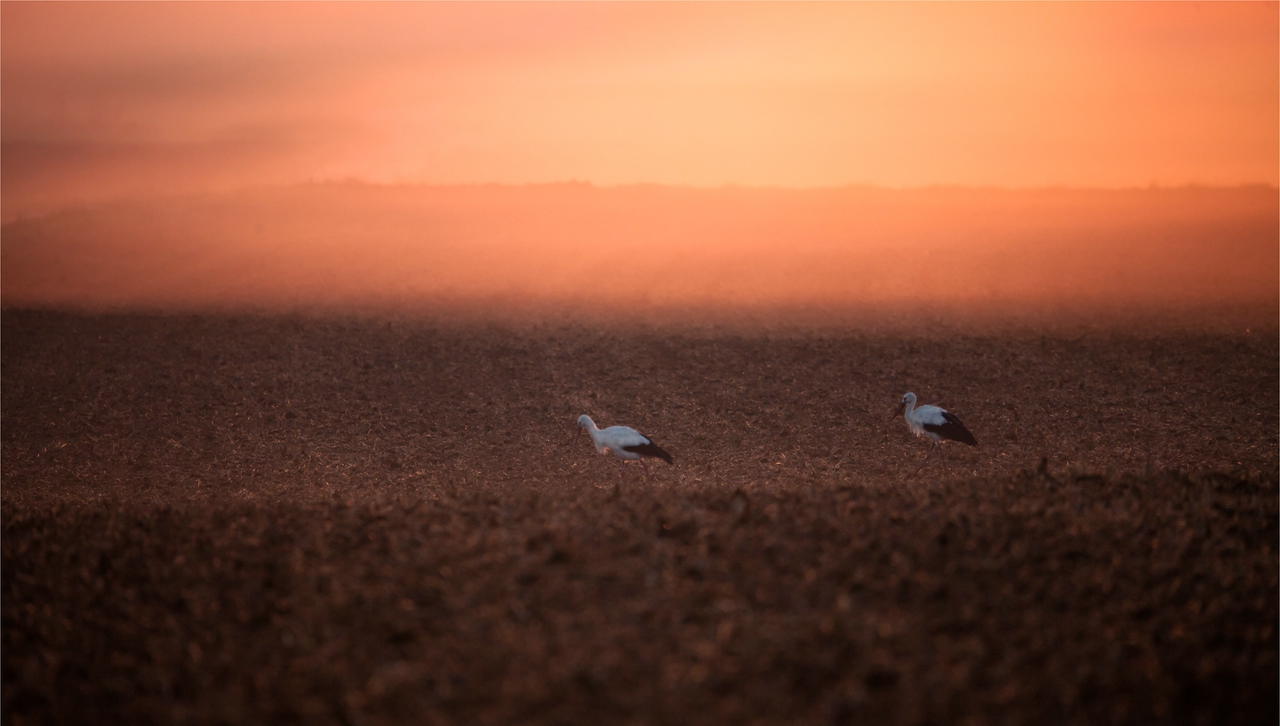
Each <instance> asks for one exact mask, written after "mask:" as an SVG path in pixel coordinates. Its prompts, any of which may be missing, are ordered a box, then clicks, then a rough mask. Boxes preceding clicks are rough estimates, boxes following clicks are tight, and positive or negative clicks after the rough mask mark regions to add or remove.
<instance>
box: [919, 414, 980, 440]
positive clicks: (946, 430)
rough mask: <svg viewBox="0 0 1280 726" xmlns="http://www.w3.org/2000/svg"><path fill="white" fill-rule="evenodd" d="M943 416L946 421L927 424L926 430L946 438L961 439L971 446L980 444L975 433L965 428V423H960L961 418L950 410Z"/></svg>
mask: <svg viewBox="0 0 1280 726" xmlns="http://www.w3.org/2000/svg"><path fill="white" fill-rule="evenodd" d="M942 417H943V418H944V419H946V421H947V422H946V423H944V424H942V425H941V426H934V425H933V424H925V425H924V430H925V431H929V432H931V433H935V434H938V435H939V436H941V437H942V438H944V439H950V440H952V441H959V442H960V443H962V444H968V445H970V446H977V445H978V440H977V439H975V438H973V434H971V433H969V429H967V428H965V427H964V424H962V423H960V419H958V418H956V417H955V416H954V415H952V413H951V412H950V411H943V412H942Z"/></svg>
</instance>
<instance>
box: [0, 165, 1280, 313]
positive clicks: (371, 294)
mask: <svg viewBox="0 0 1280 726" xmlns="http://www.w3.org/2000/svg"><path fill="white" fill-rule="evenodd" d="M1277 216H1278V210H1277V195H1276V191H1275V190H1274V189H1272V188H1269V187H1252V188H1240V189H1231V190H1213V189H1178V190H1135V191H1064V190H1058V191H995V190H963V189H932V190H916V191H893V190H883V189H871V188H852V187H851V188H844V189H831V190H808V191H786V190H752V189H718V190H693V189H680V188H672V187H655V186H647V187H646V186H635V187H618V188H597V187H591V186H587V185H544V186H530V187H495V186H474V187H377V186H367V185H358V184H346V185H343V184H333V185H316V186H304V187H291V188H286V189H278V190H271V191H261V192H256V193H241V194H228V195H223V196H203V197H195V198H189V199H181V200H170V201H167V202H163V203H120V204H116V205H111V206H107V207H103V208H99V209H94V210H83V211H69V212H63V213H59V214H55V215H51V216H48V217H44V218H40V219H34V220H29V221H19V222H13V223H10V224H8V225H6V226H5V228H4V248H3V265H2V270H3V296H4V302H5V304H7V305H18V306H38V307H39V306H55V307H71V308H77V307H90V308H100V307H117V308H119V307H124V308H130V307H143V308H149V309H163V308H167V307H178V308H181V309H186V310H199V309H209V308H233V309H235V308H240V309H244V308H267V309H277V308H281V307H283V308H288V309H308V308H334V307H338V306H344V307H345V306H359V307H363V308H375V309H379V308H381V309H385V308H401V309H409V310H417V311H422V310H427V309H430V308H431V307H433V306H434V307H437V308H438V307H440V306H442V305H443V306H445V307H449V308H457V307H462V308H474V307H476V306H482V307H483V306H487V305H492V304H497V305H499V306H501V307H503V308H505V309H506V312H508V313H510V312H513V311H512V310H511V308H512V307H513V306H514V307H515V308H516V309H517V310H518V311H519V312H529V307H530V306H534V307H540V309H541V312H554V313H558V314H570V315H572V316H573V317H577V318H584V317H586V318H590V317H593V316H601V315H604V316H615V315H619V314H621V315H623V316H624V317H639V318H645V317H646V316H653V315H658V316H664V315H670V314H673V313H675V312H677V311H680V310H685V311H688V310H703V311H716V312H719V313H732V312H734V311H737V312H747V313H753V314H760V313H762V312H763V311H768V310H774V311H787V312H788V313H790V314H797V313H808V314H810V315H816V316H818V317H822V316H823V315H828V316H830V315H834V316H836V318H841V317H842V316H843V317H848V314H849V313H852V312H858V311H860V310H861V311H862V312H865V311H866V309H867V308H871V309H881V310H883V309H902V308H904V307H905V308H907V309H914V308H933V309H935V310H938V309H942V308H950V309H952V310H954V309H957V308H960V309H968V310H970V311H971V312H975V313H983V312H985V313H994V314H997V315H1002V316H1005V317H1007V316H1009V315H1016V314H1019V313H1025V312H1027V311H1028V310H1029V309H1031V308H1035V309H1037V310H1040V311H1043V309H1046V308H1047V309H1053V308H1055V307H1057V308H1068V309H1076V310H1086V309H1097V308H1099V307H1102V308H1108V307H1109V308H1117V307H1118V308H1121V309H1131V308H1138V309H1147V310H1150V309H1162V308H1163V309H1175V310H1183V309H1185V308H1188V307H1197V306H1201V307H1203V306H1219V307H1221V306H1234V307H1240V306H1243V307H1245V308H1249V309H1250V310H1252V311H1253V312H1254V313H1255V315H1254V317H1255V318H1260V319H1261V320H1265V321H1271V320H1274V316H1275V302H1276V300H1277V299H1278V298H1280V293H1278V292H1277V280H1276V269H1277V265H1278V264H1280V260H1278V252H1277V245H1276V239H1277V236H1278V235H1280V226H1278V224H1277ZM1254 324H1257V323H1256V322H1255V323H1254Z"/></svg>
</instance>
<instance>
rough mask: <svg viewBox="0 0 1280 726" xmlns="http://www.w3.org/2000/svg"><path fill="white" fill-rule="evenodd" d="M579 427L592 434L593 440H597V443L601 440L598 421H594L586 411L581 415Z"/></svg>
mask: <svg viewBox="0 0 1280 726" xmlns="http://www.w3.org/2000/svg"><path fill="white" fill-rule="evenodd" d="M578 427H579V428H584V429H586V430H587V433H588V434H590V435H591V440H592V441H595V442H597V443H598V442H599V440H600V439H599V437H600V428H599V427H598V426H596V422H595V421H592V420H591V417H590V416H588V415H586V414H585V413H584V414H582V415H581V416H579V417H578Z"/></svg>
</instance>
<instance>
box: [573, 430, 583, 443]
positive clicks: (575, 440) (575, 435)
mask: <svg viewBox="0 0 1280 726" xmlns="http://www.w3.org/2000/svg"><path fill="white" fill-rule="evenodd" d="M580 438H582V427H581V426H579V427H578V433H576V434H574V435H573V443H574V444H577V443H578V439H580Z"/></svg>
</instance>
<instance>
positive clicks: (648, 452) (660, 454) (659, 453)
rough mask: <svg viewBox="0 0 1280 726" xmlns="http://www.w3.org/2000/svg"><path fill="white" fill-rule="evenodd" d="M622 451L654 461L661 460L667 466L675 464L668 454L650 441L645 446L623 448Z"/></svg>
mask: <svg viewBox="0 0 1280 726" xmlns="http://www.w3.org/2000/svg"><path fill="white" fill-rule="evenodd" d="M622 449H623V450H624V451H630V452H633V453H636V454H639V455H641V456H652V457H653V458H655V459H662V460H663V461H665V462H667V463H668V464H674V463H675V462H674V461H672V459H671V454H668V453H667V452H665V451H663V450H662V447H661V446H658V445H657V444H655V443H653V442H652V441H650V442H649V443H647V444H640V445H639V446H624V447H622Z"/></svg>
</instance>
